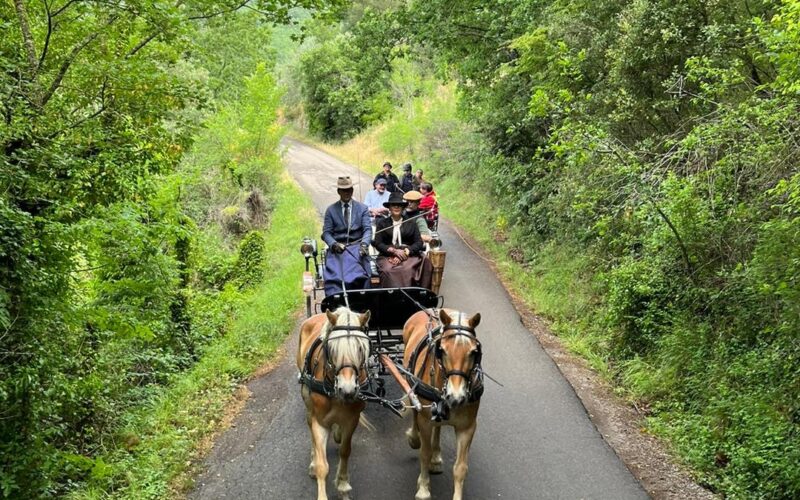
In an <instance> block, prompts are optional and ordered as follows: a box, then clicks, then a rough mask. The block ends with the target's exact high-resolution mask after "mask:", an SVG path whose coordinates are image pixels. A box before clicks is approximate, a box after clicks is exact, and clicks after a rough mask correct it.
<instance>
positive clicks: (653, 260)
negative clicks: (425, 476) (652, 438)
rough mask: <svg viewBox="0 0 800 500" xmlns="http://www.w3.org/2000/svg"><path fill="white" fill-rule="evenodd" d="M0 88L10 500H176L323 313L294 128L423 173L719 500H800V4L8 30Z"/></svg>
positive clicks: (51, 9) (236, 17) (345, 151)
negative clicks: (305, 306)
mask: <svg viewBox="0 0 800 500" xmlns="http://www.w3.org/2000/svg"><path fill="white" fill-rule="evenodd" d="M286 24H295V25H298V26H296V27H295V28H293V29H292V30H285V29H283V28H282V27H281V26H282V25H286ZM0 65H2V71H1V72H0V115H1V116H2V120H0V151H2V165H0V497H4V498H47V497H59V496H67V497H72V498H107V497H109V496H118V497H129V498H164V497H169V496H175V495H179V494H180V489H181V487H182V486H181V484H180V479H179V478H180V475H181V474H182V473H185V472H186V471H187V470H190V465H189V463H190V462H191V459H192V458H193V457H194V456H195V455H194V453H195V451H196V449H197V443H198V442H199V441H200V440H201V439H202V438H203V437H204V436H207V435H208V434H209V433H211V432H213V431H214V429H215V428H216V425H217V422H218V420H219V416H220V414H221V412H222V411H223V409H224V406H225V404H226V402H228V401H229V400H230V399H229V398H230V397H231V393H232V392H234V391H235V388H236V386H237V383H238V381H240V380H242V378H244V377H246V376H247V375H248V374H249V373H251V372H252V371H253V370H254V369H255V368H256V367H257V366H258V364H259V363H260V362H262V361H263V360H264V358H265V357H267V356H268V355H269V353H271V352H272V351H273V350H274V348H275V345H277V344H278V343H279V342H280V339H282V338H283V335H285V333H286V332H287V331H288V330H289V329H291V326H292V325H293V319H292V318H293V316H292V314H293V311H295V310H296V309H297V307H298V305H299V297H298V294H299V290H298V286H297V283H296V281H297V276H298V275H299V269H296V268H295V267H292V266H295V265H297V264H298V262H299V259H297V258H295V257H294V256H293V255H289V253H294V252H295V243H296V241H297V240H299V238H300V236H302V235H304V234H312V233H313V232H314V231H316V229H315V226H314V224H315V222H314V212H313V210H311V209H308V201H307V200H305V199H304V198H303V196H302V195H301V194H300V193H298V192H297V190H296V188H295V187H293V186H292V185H291V183H290V182H288V181H287V180H286V179H285V176H284V174H283V170H282V167H281V164H280V156H279V154H278V143H279V140H280V138H281V136H282V135H283V133H284V130H283V129H282V127H281V126H280V125H279V122H280V119H283V120H285V122H286V123H287V124H288V125H290V126H291V127H292V128H293V129H294V131H295V133H298V134H307V136H308V137H309V138H310V139H311V140H317V141H320V143H321V144H322V145H323V146H324V147H327V148H331V149H334V150H336V151H337V152H338V153H340V154H341V155H342V156H343V157H346V158H347V159H350V160H352V161H354V162H357V163H361V164H362V165H363V166H365V167H368V168H370V169H373V170H375V171H377V167H378V165H379V164H380V163H379V162H382V161H383V160H384V159H392V161H398V162H400V161H406V160H410V161H412V162H413V163H414V164H415V167H421V168H424V169H425V172H426V176H427V177H429V178H431V179H432V180H433V182H434V186H435V187H436V189H437V191H438V192H439V194H440V196H441V201H440V203H441V206H442V213H443V216H444V217H445V218H449V219H451V220H453V221H454V222H456V223H457V224H458V225H459V226H460V227H462V228H464V229H467V230H468V231H470V232H471V233H472V235H473V236H474V237H475V238H477V239H478V240H479V241H481V242H483V243H484V245H485V248H486V250H487V252H489V253H490V255H491V256H492V257H493V258H494V259H495V260H496V261H497V262H498V268H499V269H500V271H501V272H502V273H504V274H505V275H506V277H507V278H508V281H509V283H510V285H511V286H512V287H514V288H515V291H516V292H518V293H519V294H520V295H521V296H523V297H525V299H526V301H527V302H528V303H529V304H530V305H531V306H532V307H534V309H535V310H536V311H537V312H539V313H540V314H542V315H544V316H545V317H547V318H548V319H550V320H551V321H552V325H553V329H554V331H555V332H556V333H557V334H558V335H559V336H560V337H561V338H562V339H563V341H564V342H565V344H566V345H567V346H568V347H570V348H571V349H573V351H575V352H577V353H579V354H580V355H582V356H584V357H586V359H587V360H588V361H589V362H590V364H591V365H592V366H593V367H594V368H596V369H597V370H598V371H600V372H601V373H602V374H603V375H605V376H606V377H607V378H608V379H609V380H610V381H612V382H613V383H614V384H616V386H617V387H618V388H619V391H620V394H622V395H624V396H625V397H627V398H629V399H630V400H631V401H632V402H634V403H635V404H636V405H637V408H639V409H640V411H641V412H642V414H643V416H644V417H645V422H646V426H647V430H648V431H649V432H653V433H655V434H657V435H659V436H661V437H663V438H664V439H665V440H666V442H668V443H669V444H670V446H671V447H672V449H673V450H674V452H675V454H676V456H677V457H678V458H679V459H680V460H682V461H683V462H684V463H686V464H688V465H689V466H690V467H691V468H692V469H693V471H694V472H695V474H696V477H697V478H698V480H699V481H700V482H701V483H702V484H704V485H706V486H707V487H709V488H711V489H712V490H714V491H716V492H719V493H720V494H721V495H723V496H725V497H730V498H797V497H800V336H798V332H799V331H800V170H799V169H798V161H800V121H798V116H800V114H798V111H799V110H800V106H799V105H800V83H798V82H800V1H798V0H783V1H767V0H764V1H760V0H719V1H714V2H702V1H694V0H693V1H685V0H672V1H669V2H667V1H659V0H632V1H630V0H619V1H617V0H599V1H594V2H589V1H585V0H555V1H530V0H485V1H480V2H479V1H476V0H459V1H444V0H425V1H423V0H409V1H401V0H363V1H356V2H346V1H344V0H251V1H247V0H244V1H243V0H236V1H231V0H224V1H209V0H189V1H181V2H163V1H161V0H133V1H121V0H110V1H106V0H104V1H95V0H85V1H83V0H43V1H26V0H13V1H12V0H9V1H6V2H4V3H2V4H0ZM304 207H305V208H304ZM290 262H291V263H290ZM264 304H269V305H270V307H269V308H267V307H265V306H264ZM176 477H177V478H178V479H176ZM176 481H177V482H176Z"/></svg>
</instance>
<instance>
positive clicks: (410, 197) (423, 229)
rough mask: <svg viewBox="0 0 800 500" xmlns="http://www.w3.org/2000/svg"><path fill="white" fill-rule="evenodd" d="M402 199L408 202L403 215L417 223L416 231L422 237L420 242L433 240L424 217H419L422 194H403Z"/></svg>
mask: <svg viewBox="0 0 800 500" xmlns="http://www.w3.org/2000/svg"><path fill="white" fill-rule="evenodd" d="M403 199H404V200H406V201H407V202H408V206H407V207H406V209H405V211H404V212H403V215H404V216H405V217H407V218H409V219H414V220H415V221H416V222H417V229H419V234H420V236H421V237H422V241H423V242H425V243H428V242H429V241H431V239H433V238H432V237H431V230H430V229H429V228H428V224H427V223H426V222H425V217H423V216H422V215H420V214H421V213H422V212H420V211H419V200H421V199H422V194H421V193H420V192H419V191H413V190H412V191H409V192H407V193H406V194H404V195H403ZM415 217H416V218H415Z"/></svg>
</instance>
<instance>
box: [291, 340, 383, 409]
mask: <svg viewBox="0 0 800 500" xmlns="http://www.w3.org/2000/svg"><path fill="white" fill-rule="evenodd" d="M337 331H344V332H347V333H345V334H344V335H337V336H335V337H332V338H331V334H332V333H333V332H337ZM322 337H323V336H322V335H320V336H319V337H317V338H316V339H314V342H312V343H311V346H310V347H309V348H308V352H307V353H306V357H305V361H304V362H303V370H302V371H301V372H300V374H299V380H298V381H299V382H300V383H301V384H303V385H305V386H306V387H308V389H309V390H310V391H311V392H316V393H317V394H322V395H323V396H327V397H329V398H334V397H336V376H337V375H339V372H340V371H342V370H343V369H345V368H352V369H353V370H355V372H356V380H358V378H359V376H360V375H361V369H362V368H363V369H364V371H365V372H367V366H366V363H367V361H366V360H367V357H368V356H364V363H362V365H361V366H356V365H353V364H351V363H345V364H343V365H342V366H340V367H339V369H338V370H337V369H336V367H335V366H334V365H333V362H332V361H331V354H330V347H329V345H328V344H329V342H331V341H335V340H341V339H345V338H349V337H363V338H366V339H367V340H369V335H368V334H367V328H366V327H364V326H354V325H341V326H340V325H334V326H333V328H331V329H330V330H329V331H328V334H327V335H325V336H324V337H325V338H324V340H323V338H322ZM320 345H321V346H322V349H321V350H320V351H319V353H318V354H317V356H316V357H314V352H315V351H317V349H318V348H319V347H320ZM323 353H324V354H325V368H324V371H323V379H322V380H318V379H316V378H314V372H315V371H316V369H317V366H319V357H320V355H321V354H323ZM331 373H333V375H331ZM368 387H369V374H368V373H367V377H366V379H365V381H364V382H362V383H361V384H359V390H364V389H366V388H368Z"/></svg>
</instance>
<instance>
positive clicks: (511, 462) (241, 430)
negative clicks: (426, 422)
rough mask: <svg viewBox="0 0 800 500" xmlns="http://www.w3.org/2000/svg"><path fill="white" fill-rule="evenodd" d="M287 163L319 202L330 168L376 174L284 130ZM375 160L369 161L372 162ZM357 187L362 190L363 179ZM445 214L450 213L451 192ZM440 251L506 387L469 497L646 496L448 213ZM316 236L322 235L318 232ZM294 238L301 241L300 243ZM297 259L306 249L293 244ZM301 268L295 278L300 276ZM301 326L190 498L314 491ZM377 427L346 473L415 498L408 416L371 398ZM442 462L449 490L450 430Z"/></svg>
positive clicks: (486, 360) (483, 414) (366, 486)
mask: <svg viewBox="0 0 800 500" xmlns="http://www.w3.org/2000/svg"><path fill="white" fill-rule="evenodd" d="M284 146H285V148H286V151H285V156H284V158H285V163H286V166H287V168H288V169H289V172H290V173H291V174H292V176H293V177H294V178H295V179H296V180H297V182H298V184H299V185H300V186H301V187H302V188H303V189H304V190H305V191H306V192H307V193H308V194H309V196H310V197H311V198H312V200H313V202H314V204H315V205H316V206H317V208H318V209H319V210H320V213H322V211H324V209H325V207H326V206H327V205H329V204H330V203H332V202H334V201H335V200H336V199H337V196H336V191H335V188H334V186H335V179H336V177H337V176H339V175H351V176H353V177H354V179H356V180H358V179H359V177H360V183H359V187H356V197H358V198H360V199H363V195H364V194H366V191H367V190H368V189H371V178H369V177H368V176H366V175H364V174H359V171H358V170H357V169H356V168H354V167H352V166H349V165H346V164H344V163H342V162H340V161H339V160H337V159H335V158H333V157H331V156H329V155H327V154H325V153H324V152H321V151H319V150H316V149H314V148H312V147H309V146H307V145H305V144H302V143H299V142H296V141H293V140H289V139H286V140H284ZM378 169H379V166H376V172H377V170H378ZM359 188H360V190H359ZM443 205H444V207H445V209H444V211H443V217H445V218H446V217H447V213H446V202H445V203H444V204H443ZM440 233H441V235H442V238H443V241H444V245H445V246H444V248H443V249H444V250H446V251H447V265H446V268H445V272H444V281H443V284H442V289H441V292H440V293H441V294H442V295H443V296H444V300H445V305H446V306H447V307H452V308H455V309H458V310H462V311H464V312H467V313H474V312H480V313H481V317H482V321H481V324H480V326H479V328H478V333H479V335H480V337H481V341H482V343H483V350H484V354H483V365H484V368H485V369H486V371H487V373H489V374H490V375H491V376H492V377H493V378H495V379H497V380H498V381H499V382H500V383H502V386H499V385H497V384H494V383H492V382H491V381H487V387H486V392H485V394H484V396H483V399H482V402H481V408H480V414H479V417H478V430H477V433H476V435H475V440H474V441H473V444H472V449H471V452H470V464H469V465H470V468H469V473H468V476H467V480H466V484H465V497H466V498H469V499H494V498H499V499H520V500H524V499H589V498H592V499H614V500H617V499H619V500H622V499H634V498H635V499H641V498H647V494H646V493H645V491H644V490H643V489H642V488H641V486H640V485H639V484H638V483H637V481H636V480H635V479H634V477H633V476H632V475H631V473H630V472H629V471H628V470H627V469H626V467H625V465H624V464H623V463H622V462H621V461H620V459H619V458H618V457H617V455H616V454H615V453H614V451H613V450H612V449H611V448H610V447H609V446H608V444H607V443H606V442H605V441H604V440H603V438H602V436H601V435H600V433H599V432H598V431H597V429H596V428H595V426H594V425H593V424H592V422H591V420H590V419H589V416H588V415H587V413H586V410H585V409H584V407H583V406H582V404H581V402H580V400H579V399H578V397H577V396H576V395H575V392H574V391H573V389H572V387H571V386H570V385H569V383H568V382H567V381H566V380H565V379H564V377H563V376H562V375H561V373H560V372H559V370H558V368H557V367H556V365H555V364H554V363H553V361H552V360H551V359H550V358H549V357H548V356H547V354H546V353H545V352H544V351H543V349H542V348H541V346H540V345H539V343H538V341H537V340H536V339H535V338H534V336H533V335H532V334H531V333H530V332H529V331H528V330H527V329H526V328H525V327H524V326H523V325H522V323H521V320H520V317H519V315H518V313H517V312H516V310H515V309H514V307H513V305H512V302H511V299H510V297H509V296H508V293H507V292H506V290H505V289H504V288H503V286H502V284H501V283H500V281H499V280H498V278H497V277H496V276H495V275H494V273H493V271H492V269H491V268H490V266H488V265H487V263H486V262H484V261H483V260H482V259H481V258H480V257H479V256H478V255H476V254H475V253H474V252H473V251H472V250H470V249H469V247H467V246H466V245H465V244H464V243H463V242H462V240H461V239H460V238H459V236H458V235H457V233H456V232H455V231H454V230H453V228H452V226H451V225H450V224H448V223H447V222H446V221H444V222H443V223H442V224H441V225H440ZM314 236H317V237H319V235H314ZM298 246H299V242H298ZM298 258H301V256H300V255H299V253H298ZM299 283H300V278H299V277H298V286H300V285H299ZM296 335H297V334H296V332H295V333H294V335H292V336H291V337H290V338H289V339H288V340H287V342H286V345H285V355H284V358H283V360H282V361H281V362H280V363H279V364H278V365H277V367H276V368H275V369H274V370H273V371H271V372H270V373H268V374H266V375H264V376H262V377H259V378H257V379H255V380H253V381H251V382H250V383H249V384H248V388H249V390H250V391H251V392H252V396H251V398H250V399H249V400H248V402H247V404H246V406H245V408H244V410H243V411H242V413H241V414H240V415H239V416H238V417H237V418H236V420H235V422H234V424H233V426H232V427H231V428H230V429H229V430H228V431H226V432H225V433H223V434H222V435H221V436H220V437H219V439H218V440H217V442H216V443H215V445H214V448H213V450H212V452H211V453H210V454H209V456H208V457H207V459H206V461H205V462H204V464H203V471H202V472H201V474H200V475H199V476H198V477H197V478H196V483H195V489H194V490H193V491H192V492H190V494H189V498H192V499H222V498H232V499H273V498H274V499H278V498H280V499H311V498H315V497H316V483H315V481H314V480H312V479H311V478H309V476H308V475H307V473H306V469H307V466H308V460H309V449H310V438H309V433H308V427H307V425H306V423H305V416H304V409H303V406H302V402H301V398H300V389H299V386H298V384H297V381H296V380H297V379H296V368H295V367H294V361H293V355H294V352H295V351H296V346H297V336H296ZM365 414H366V416H367V418H368V420H369V421H370V422H371V423H372V424H373V426H374V427H375V429H374V430H369V429H366V428H359V429H358V430H357V431H356V434H355V436H354V438H353V453H352V456H351V460H350V480H351V484H352V486H353V498H355V499H387V500H391V499H412V498H414V492H415V490H416V477H417V474H418V463H417V452H416V451H414V450H411V449H410V448H409V447H408V446H407V444H406V440H405V437H404V435H403V433H404V432H405V429H406V428H407V427H408V425H409V419H405V420H403V419H400V418H398V417H396V416H394V415H393V414H391V413H389V412H388V411H386V410H385V409H382V408H380V407H377V406H370V407H368V408H367V410H366V411H365ZM442 451H443V456H444V461H445V463H444V469H445V471H444V473H443V474H441V475H437V476H432V481H431V488H432V493H433V496H434V498H439V499H443V498H450V497H451V495H452V464H453V459H454V448H453V432H452V429H450V428H445V430H444V431H443V432H442ZM328 457H329V461H330V463H331V471H332V472H331V474H329V477H328V493H329V495H331V498H334V497H335V494H336V493H335V492H336V490H335V488H334V486H333V471H335V463H336V460H338V458H337V456H336V447H335V445H334V444H333V442H332V441H331V443H330V444H329V446H328Z"/></svg>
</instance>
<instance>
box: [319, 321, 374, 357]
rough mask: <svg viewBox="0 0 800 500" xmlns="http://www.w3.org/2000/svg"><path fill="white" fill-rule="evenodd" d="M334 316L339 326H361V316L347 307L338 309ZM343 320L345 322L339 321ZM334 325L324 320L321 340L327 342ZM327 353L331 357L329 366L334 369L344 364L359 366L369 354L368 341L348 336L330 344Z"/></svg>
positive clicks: (358, 336)
mask: <svg viewBox="0 0 800 500" xmlns="http://www.w3.org/2000/svg"><path fill="white" fill-rule="evenodd" d="M332 314H333V315H334V316H336V322H337V324H339V325H340V326H344V325H350V326H360V325H361V315H360V314H358V313H354V312H353V311H351V310H350V309H348V308H347V307H344V306H342V307H339V308H338V309H336V310H335V311H333V313H332ZM341 320H345V321H341ZM333 327H334V324H333V323H331V322H330V321H329V320H328V319H326V320H325V324H324V325H323V326H322V340H323V341H327V340H328V338H329V337H330V335H331V333H336V332H332V331H331V330H332V329H333ZM333 338H334V339H338V336H336V337H333ZM328 352H329V353H330V355H331V358H332V359H329V360H328V361H330V363H331V364H333V366H335V367H339V366H342V365H344V364H348V363H349V364H354V365H360V364H362V363H363V362H364V361H366V356H367V353H368V352H369V340H368V339H367V338H364V337H362V336H360V335H357V336H356V335H354V336H349V337H347V338H342V339H339V340H336V341H335V342H331V343H329V344H328Z"/></svg>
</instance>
